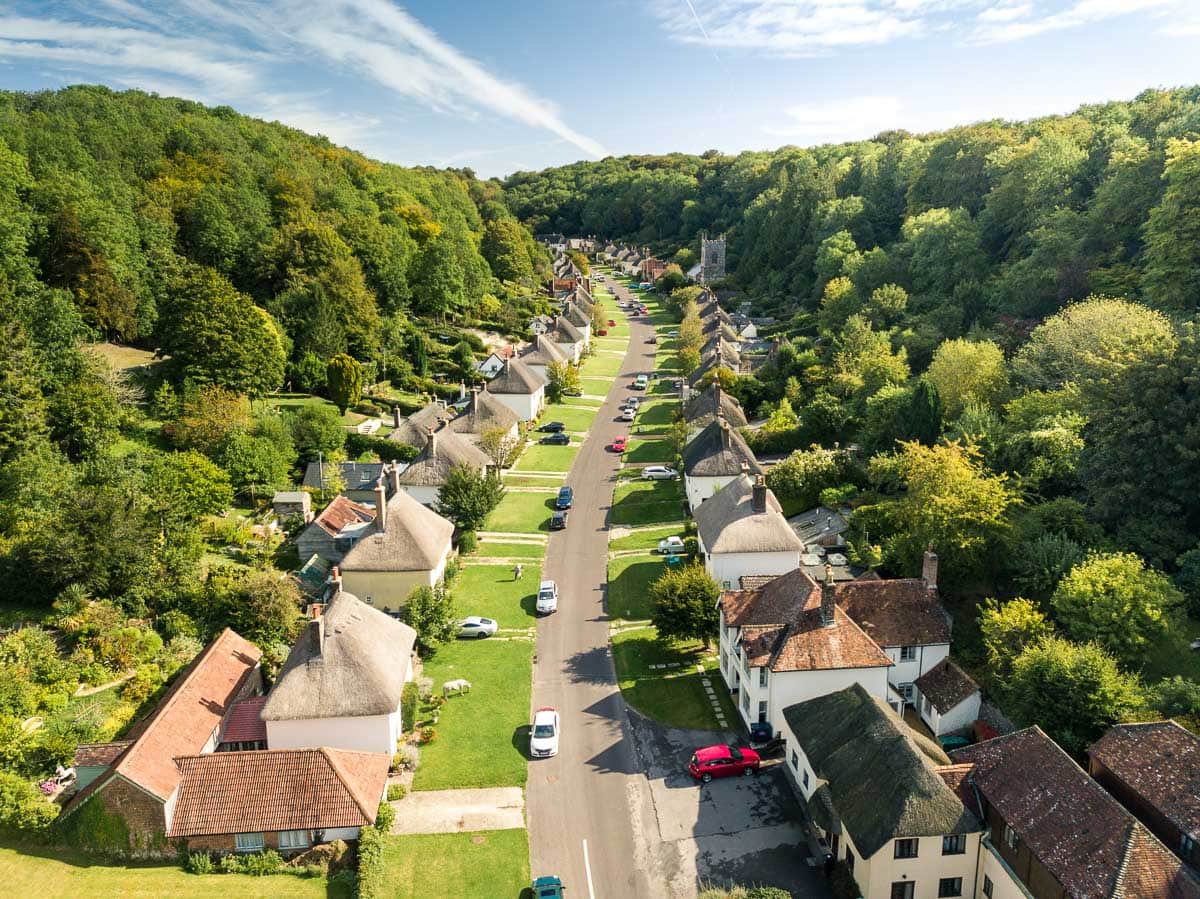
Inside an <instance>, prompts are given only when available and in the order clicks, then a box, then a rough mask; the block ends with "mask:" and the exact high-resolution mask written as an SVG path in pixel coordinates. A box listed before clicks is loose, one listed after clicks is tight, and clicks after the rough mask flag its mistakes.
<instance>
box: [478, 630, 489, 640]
mask: <svg viewBox="0 0 1200 899" xmlns="http://www.w3.org/2000/svg"><path fill="white" fill-rule="evenodd" d="M486 636H487V632H486V631H480V632H479V636H478V637H476V638H475V639H476V640H482V639H483V638H484V637H486Z"/></svg>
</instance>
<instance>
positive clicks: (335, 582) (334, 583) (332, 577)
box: [329, 565, 342, 596]
mask: <svg viewBox="0 0 1200 899" xmlns="http://www.w3.org/2000/svg"><path fill="white" fill-rule="evenodd" d="M329 585H330V586H331V587H332V588H333V592H332V593H331V594H330V595H332V596H337V595H338V594H339V593H341V592H342V569H340V568H339V567H338V566H336V565H334V566H333V568H331V569H330V571H329Z"/></svg>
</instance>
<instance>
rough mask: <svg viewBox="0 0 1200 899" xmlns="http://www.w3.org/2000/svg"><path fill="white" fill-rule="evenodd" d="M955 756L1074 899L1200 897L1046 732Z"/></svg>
mask: <svg viewBox="0 0 1200 899" xmlns="http://www.w3.org/2000/svg"><path fill="white" fill-rule="evenodd" d="M950 755H951V758H952V759H953V760H954V761H955V762H956V763H959V764H972V765H974V768H973V770H972V771H971V773H970V775H968V777H969V780H970V782H971V783H972V784H973V785H974V787H975V788H976V789H977V790H978V791H979V793H980V794H981V795H982V797H983V799H984V800H985V801H986V802H987V803H988V805H989V806H990V807H991V808H994V809H995V810H996V813H997V814H998V815H999V816H1000V817H1001V818H1003V819H1004V821H1005V823H1006V824H1007V825H1008V826H1009V827H1011V828H1012V829H1013V830H1014V831H1015V832H1016V835H1017V837H1018V838H1019V839H1020V840H1021V841H1022V842H1023V843H1024V844H1025V845H1026V846H1027V847H1028V849H1029V851H1030V852H1032V853H1033V855H1034V856H1035V857H1036V858H1037V859H1038V860H1039V861H1040V862H1041V863H1042V865H1043V866H1044V867H1045V868H1046V869H1047V870H1048V871H1049V873H1050V874H1051V875H1053V877H1054V878H1055V879H1056V880H1057V881H1058V882H1059V883H1060V884H1061V885H1062V887H1063V889H1064V891H1065V893H1066V895H1067V896H1070V897H1079V899H1093V897H1120V899H1134V897H1137V899H1184V897H1196V896H1200V882H1197V880H1196V878H1195V876H1194V875H1192V874H1191V873H1190V872H1189V871H1188V870H1187V868H1186V867H1185V866H1184V865H1183V863H1182V862H1180V861H1179V859H1178V858H1176V857H1175V856H1174V855H1173V854H1172V853H1171V852H1170V851H1169V850H1168V849H1167V848H1166V847H1165V846H1163V845H1162V844H1161V843H1159V842H1158V840H1156V839H1155V838H1154V837H1153V836H1152V835H1151V834H1150V832H1149V831H1147V830H1146V828H1145V826H1144V825H1142V824H1141V822H1139V821H1138V820H1137V819H1136V818H1134V817H1133V816H1132V815H1130V814H1129V812H1127V811H1125V809H1124V808H1122V807H1121V805H1120V804H1119V803H1118V802H1117V801H1116V800H1115V799H1113V798H1112V797H1111V796H1109V795H1108V793H1106V792H1105V791H1104V789H1103V788H1102V787H1101V786H1100V784H1098V783H1097V782H1096V781H1094V780H1093V779H1092V778H1091V777H1089V776H1088V775H1087V773H1086V772H1085V771H1084V770H1083V769H1082V768H1080V767H1079V766H1078V765H1077V764H1075V762H1073V761H1072V760H1071V758H1070V757H1069V756H1068V755H1067V754H1066V753H1065V752H1063V751H1062V749H1060V748H1059V746H1058V745H1057V744H1056V743H1055V742H1054V741H1053V740H1051V739H1050V738H1049V737H1047V736H1046V735H1045V734H1044V733H1043V732H1042V730H1041V729H1040V728H1038V727H1031V728H1027V729H1025V730H1020V731H1017V732H1015V733H1011V734H1006V735H1005V736H1002V737H996V738H995V739H993V740H987V741H985V742H983V743H977V744H975V745H974V746H966V747H964V748H962V749H958V750H955V751H954V752H952V753H951V754H950ZM1131 888H1132V890H1131Z"/></svg>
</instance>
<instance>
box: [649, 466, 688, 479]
mask: <svg viewBox="0 0 1200 899" xmlns="http://www.w3.org/2000/svg"><path fill="white" fill-rule="evenodd" d="M642 477H644V478H645V479H646V480H648V481H673V480H675V479H676V478H677V477H679V472H677V471H676V470H675V469H674V468H668V467H667V466H665V465H647V466H646V467H645V468H643V469H642Z"/></svg>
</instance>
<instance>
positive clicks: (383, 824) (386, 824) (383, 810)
mask: <svg viewBox="0 0 1200 899" xmlns="http://www.w3.org/2000/svg"><path fill="white" fill-rule="evenodd" d="M388 792H391V788H390V787H389V788H388ZM395 820H396V810H395V809H394V808H392V806H391V805H390V804H389V803H388V802H387V800H384V801H383V802H381V803H379V810H378V811H377V812H375V829H376V830H377V831H379V832H380V833H387V832H388V831H389V830H391V829H392V824H393V822H395Z"/></svg>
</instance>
